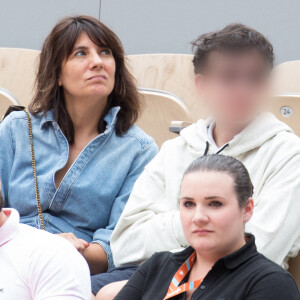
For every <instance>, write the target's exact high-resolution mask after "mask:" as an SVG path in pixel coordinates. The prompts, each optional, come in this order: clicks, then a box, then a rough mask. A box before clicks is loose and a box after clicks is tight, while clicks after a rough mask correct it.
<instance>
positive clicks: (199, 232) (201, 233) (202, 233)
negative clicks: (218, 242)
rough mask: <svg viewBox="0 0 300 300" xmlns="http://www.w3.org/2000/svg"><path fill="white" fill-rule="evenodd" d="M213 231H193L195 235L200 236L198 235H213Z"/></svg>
mask: <svg viewBox="0 0 300 300" xmlns="http://www.w3.org/2000/svg"><path fill="white" fill-rule="evenodd" d="M212 232H213V231H212V230H208V229H196V230H194V231H193V233H195V234H198V235H206V234H209V233H212Z"/></svg>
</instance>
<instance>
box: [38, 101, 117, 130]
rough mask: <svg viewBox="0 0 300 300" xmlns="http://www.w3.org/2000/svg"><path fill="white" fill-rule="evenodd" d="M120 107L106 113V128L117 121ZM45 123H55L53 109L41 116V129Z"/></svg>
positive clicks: (113, 125)
mask: <svg viewBox="0 0 300 300" xmlns="http://www.w3.org/2000/svg"><path fill="white" fill-rule="evenodd" d="M120 109H121V108H120V106H115V107H112V108H111V109H110V110H109V112H108V113H107V115H106V116H105V117H104V121H105V122H106V123H107V125H106V130H108V129H111V128H114V127H115V125H116V122H117V115H118V113H119V111H120ZM47 123H56V121H55V119H54V113H53V109H51V110H49V111H47V113H46V114H44V115H43V116H42V120H41V129H43V128H44V126H45V124H47Z"/></svg>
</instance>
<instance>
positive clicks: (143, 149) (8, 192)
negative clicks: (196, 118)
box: [0, 107, 158, 268]
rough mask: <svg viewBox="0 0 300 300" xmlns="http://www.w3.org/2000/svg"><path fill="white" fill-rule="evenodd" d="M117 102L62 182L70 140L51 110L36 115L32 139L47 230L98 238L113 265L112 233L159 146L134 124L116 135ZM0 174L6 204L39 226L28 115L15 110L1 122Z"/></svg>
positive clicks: (91, 240) (24, 219)
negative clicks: (102, 128)
mask: <svg viewBox="0 0 300 300" xmlns="http://www.w3.org/2000/svg"><path fill="white" fill-rule="evenodd" d="M118 111H119V107H114V108H112V109H111V110H110V112H109V113H108V114H107V115H106V117H105V121H106V124H107V126H106V129H105V131H104V132H103V133H101V134H99V135H98V136H97V137H96V138H94V139H93V140H92V141H91V142H90V143H89V144H88V145H87V146H86V147H85V148H84V149H83V151H82V152H81V153H80V155H79V156H78V157H77V159H76V160H75V162H74V163H73V164H72V166H71V167H70V169H69V170H68V172H67V173H66V175H65V177H64V178H63V180H62V182H61V184H60V185H59V187H58V188H56V186H55V181H54V176H55V173H56V172H57V171H58V170H60V169H62V168H63V167H64V166H65V164H66V163H67V160H68V156H69V143H68V141H67V139H66V137H65V136H64V134H63V133H62V131H61V129H60V128H59V126H58V124H57V123H56V121H55V120H54V116H53V112H52V111H49V112H48V113H47V114H46V115H45V116H40V117H35V116H32V129H33V143H34V151H35V158H36V169H37V177H38V185H39V191H40V198H41V205H42V210H43V217H44V221H45V227H46V230H47V231H49V232H52V233H62V232H73V233H74V234H75V235H76V236H77V237H78V238H81V239H84V240H86V241H87V242H94V243H99V244H100V245H101V246H102V247H103V249H104V250H105V252H106V253H107V257H108V265H109V268H110V267H113V259H112V254H111V250H110V236H111V233H112V231H113V230H114V228H115V226H116V223H117V221H118V219H119V217H120V215H121V213H122V211H123V209H124V206H125V204H126V202H127V200H128V197H129V195H130V192H131V190H132V188H133V185H134V183H135V181H136V179H137V178H138V176H139V175H140V174H141V172H142V171H143V169H144V167H145V166H146V165H147V164H148V163H149V162H150V161H151V159H152V158H153V157H154V156H155V155H156V153H157V151H158V149H157V146H156V144H155V142H154V140H153V139H152V138H150V137H149V136H147V135H146V134H145V133H144V132H143V131H142V130H141V129H140V128H138V127H137V126H135V125H133V126H132V127H131V128H130V129H129V130H128V131H127V133H125V134H124V135H123V136H122V137H120V136H117V135H116V131H115V124H116V120H117V115H118ZM0 179H1V183H2V186H1V190H2V194H3V198H4V201H5V206H6V207H12V208H15V209H17V210H18V211H19V213H20V217H21V222H22V223H25V224H28V225H31V226H34V227H37V228H40V227H41V226H40V221H39V217H38V213H37V206H36V197H35V189H34V179H33V173H32V166H31V156H30V143H29V134H28V127H27V117H26V114H25V113H24V112H14V113H11V114H10V115H9V116H8V117H7V118H6V119H5V120H4V121H3V122H2V123H1V125H0Z"/></svg>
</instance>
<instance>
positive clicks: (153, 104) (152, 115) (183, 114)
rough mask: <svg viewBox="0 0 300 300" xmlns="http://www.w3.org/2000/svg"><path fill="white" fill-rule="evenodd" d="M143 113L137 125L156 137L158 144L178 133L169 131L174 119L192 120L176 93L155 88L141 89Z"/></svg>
mask: <svg viewBox="0 0 300 300" xmlns="http://www.w3.org/2000/svg"><path fill="white" fill-rule="evenodd" d="M140 95H141V101H142V113H141V116H140V118H139V119H138V121H137V125H138V126H139V127H141V128H142V129H143V130H144V131H145V132H146V133H148V134H149V135H150V136H152V137H154V139H155V141H156V143H157V145H158V146H159V147H161V145H162V143H163V142H164V141H166V140H168V139H172V138H174V137H176V136H177V135H176V134H175V133H172V132H169V125H170V124H171V122H172V121H174V120H187V121H188V120H190V117H189V111H188V108H187V107H186V105H185V104H184V103H183V102H182V101H181V100H180V99H179V98H178V97H176V96H175V95H171V94H169V93H164V92H160V91H155V90H152V91H150V90H141V89H140Z"/></svg>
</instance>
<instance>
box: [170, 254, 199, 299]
mask: <svg viewBox="0 0 300 300" xmlns="http://www.w3.org/2000/svg"><path fill="white" fill-rule="evenodd" d="M195 259H196V252H194V253H192V255H191V256H190V257H189V258H188V259H187V260H186V261H185V262H184V263H183V265H182V266H181V267H180V268H179V269H178V271H177V272H176V274H175V275H174V277H173V279H172V281H171V283H170V286H169V289H168V293H167V295H166V296H165V298H164V300H166V299H169V298H172V297H174V296H176V295H179V294H182V293H184V292H186V291H190V290H193V289H196V288H198V287H199V286H200V284H201V282H202V281H203V279H200V280H196V281H191V282H187V283H184V284H182V285H180V286H179V284H180V282H181V281H182V280H183V279H184V278H185V276H186V275H187V274H188V272H189V271H190V270H191V268H192V266H193V264H194V262H195Z"/></svg>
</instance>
